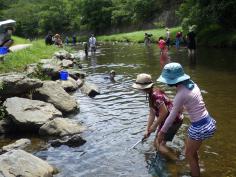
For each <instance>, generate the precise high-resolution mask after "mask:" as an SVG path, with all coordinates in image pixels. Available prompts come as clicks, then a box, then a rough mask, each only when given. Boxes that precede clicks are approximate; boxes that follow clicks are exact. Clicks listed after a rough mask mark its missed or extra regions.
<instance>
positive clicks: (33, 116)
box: [4, 97, 62, 131]
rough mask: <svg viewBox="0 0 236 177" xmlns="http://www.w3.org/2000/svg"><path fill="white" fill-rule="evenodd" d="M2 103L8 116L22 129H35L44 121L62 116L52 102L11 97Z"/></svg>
mask: <svg viewBox="0 0 236 177" xmlns="http://www.w3.org/2000/svg"><path fill="white" fill-rule="evenodd" d="M4 105H5V106H6V111H7V112H8V114H9V118H10V119H11V120H12V121H13V122H14V123H15V125H16V126H17V127H19V128H21V129H22V130H23V131H32V130H35V131H37V130H38V129H39V127H41V126H42V125H43V124H45V123H46V122H48V121H50V120H52V119H54V118H56V117H62V113H61V112H60V111H58V110H57V109H56V108H55V107H54V106H53V105H52V104H50V103H45V102H42V101H38V100H30V99H25V98H19V97H12V98H8V99H7V100H6V101H5V102H4ZM28 128H29V129H28Z"/></svg>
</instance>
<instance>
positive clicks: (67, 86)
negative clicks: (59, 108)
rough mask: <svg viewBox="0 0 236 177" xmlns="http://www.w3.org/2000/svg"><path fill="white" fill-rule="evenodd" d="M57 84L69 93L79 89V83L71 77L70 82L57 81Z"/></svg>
mask: <svg viewBox="0 0 236 177" xmlns="http://www.w3.org/2000/svg"><path fill="white" fill-rule="evenodd" d="M56 82H57V83H58V84H59V85H60V86H61V87H62V88H63V89H64V90H65V91H67V92H72V91H75V90H77V89H78V88H79V86H78V84H77V82H76V81H75V80H74V79H73V78H71V77H68V80H57V81H56Z"/></svg>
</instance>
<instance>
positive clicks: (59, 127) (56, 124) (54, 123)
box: [39, 118, 85, 137]
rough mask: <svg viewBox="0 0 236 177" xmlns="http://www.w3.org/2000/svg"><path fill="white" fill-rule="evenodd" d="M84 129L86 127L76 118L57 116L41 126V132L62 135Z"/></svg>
mask: <svg viewBox="0 0 236 177" xmlns="http://www.w3.org/2000/svg"><path fill="white" fill-rule="evenodd" d="M84 130H85V128H84V127H83V126H81V125H80V124H78V123H77V122H75V121H74V120H71V119H67V118H56V119H53V120H51V121H49V122H47V123H45V124H44V125H43V126H41V127H40V129H39V134H40V135H48V136H60V137H62V136H66V135H74V134H78V133H81V132H82V131H84Z"/></svg>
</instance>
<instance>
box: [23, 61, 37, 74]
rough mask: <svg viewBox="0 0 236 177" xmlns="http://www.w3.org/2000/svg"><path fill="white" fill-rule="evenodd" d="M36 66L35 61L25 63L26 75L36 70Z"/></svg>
mask: <svg viewBox="0 0 236 177" xmlns="http://www.w3.org/2000/svg"><path fill="white" fill-rule="evenodd" d="M37 66H38V64H37V63H32V64H29V65H27V66H26V68H25V71H26V73H27V75H30V74H33V73H35V72H36V70H37Z"/></svg>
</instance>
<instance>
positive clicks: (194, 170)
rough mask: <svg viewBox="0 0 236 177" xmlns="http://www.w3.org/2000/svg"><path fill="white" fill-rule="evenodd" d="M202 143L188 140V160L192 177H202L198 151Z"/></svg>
mask: <svg viewBox="0 0 236 177" xmlns="http://www.w3.org/2000/svg"><path fill="white" fill-rule="evenodd" d="M201 143H202V141H197V140H192V139H190V138H188V139H187V143H186V152H185V153H186V154H185V156H186V158H187V159H188V162H189V165H190V169H191V174H192V177H200V168H199V164H198V154H197V152H198V150H199V148H200V146H201Z"/></svg>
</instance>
